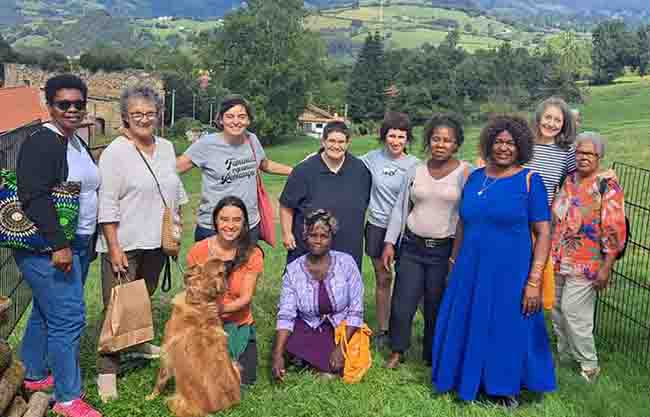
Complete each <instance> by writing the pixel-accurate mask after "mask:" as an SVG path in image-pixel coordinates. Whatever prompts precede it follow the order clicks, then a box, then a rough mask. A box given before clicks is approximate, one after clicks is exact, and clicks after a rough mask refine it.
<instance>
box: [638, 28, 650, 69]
mask: <svg viewBox="0 0 650 417" xmlns="http://www.w3.org/2000/svg"><path fill="white" fill-rule="evenodd" d="M637 37H638V49H637V57H638V68H639V75H640V76H642V77H643V76H644V75H646V74H647V73H648V72H649V71H648V70H649V69H650V25H644V26H641V27H639V29H638V30H637Z"/></svg>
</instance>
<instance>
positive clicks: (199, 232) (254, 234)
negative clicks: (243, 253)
mask: <svg viewBox="0 0 650 417" xmlns="http://www.w3.org/2000/svg"><path fill="white" fill-rule="evenodd" d="M248 233H249V234H250V235H251V242H253V244H257V241H258V240H260V228H259V227H257V226H255V227H253V228H252V229H251V230H250V231H249V232H248ZM216 234H217V232H215V231H214V229H207V228H205V227H201V226H199V225H196V229H195V230H194V241H195V242H200V241H202V240H203V239H206V238H209V237H212V236H214V235H216Z"/></svg>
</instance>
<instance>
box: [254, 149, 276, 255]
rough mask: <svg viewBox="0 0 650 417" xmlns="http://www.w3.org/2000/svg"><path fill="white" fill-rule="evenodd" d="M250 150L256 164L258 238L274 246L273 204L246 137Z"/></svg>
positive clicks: (255, 156)
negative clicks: (258, 216) (258, 215)
mask: <svg viewBox="0 0 650 417" xmlns="http://www.w3.org/2000/svg"><path fill="white" fill-rule="evenodd" d="M247 141H248V144H249V146H250V147H251V151H253V158H254V159H255V166H256V168H255V169H256V170H257V173H256V177H257V210H258V212H259V213H260V223H259V230H260V239H262V240H263V241H265V242H266V243H268V244H269V245H271V246H272V247H275V242H276V239H275V225H274V224H273V206H272V205H271V199H270V197H269V194H268V193H267V192H266V189H265V188H264V183H263V182H262V173H261V172H260V170H259V168H257V155H256V154H255V147H254V146H253V144H252V143H251V141H250V139H247Z"/></svg>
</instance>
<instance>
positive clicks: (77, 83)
mask: <svg viewBox="0 0 650 417" xmlns="http://www.w3.org/2000/svg"><path fill="white" fill-rule="evenodd" d="M64 89H69V90H79V91H80V92H81V96H82V97H83V99H84V100H87V99H88V86H86V83H85V82H84V81H83V80H82V79H81V78H79V77H77V76H76V75H74V74H60V75H55V76H54V77H52V78H50V79H48V80H47V81H46V82H45V101H46V102H47V104H48V105H50V106H51V105H53V104H54V97H55V96H56V93H57V92H58V91H59V90H64Z"/></svg>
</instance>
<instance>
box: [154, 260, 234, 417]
mask: <svg viewBox="0 0 650 417" xmlns="http://www.w3.org/2000/svg"><path fill="white" fill-rule="evenodd" d="M184 279H185V291H183V292H181V293H180V294H178V295H176V297H174V300H173V310H172V316H171V319H169V321H168V322H167V324H166V325H165V336H164V338H163V345H162V355H161V365H160V371H159V373H158V379H157V381H156V387H155V388H154V390H153V392H152V393H151V395H149V396H148V397H147V399H154V398H156V397H158V396H159V395H160V393H161V392H162V390H163V388H164V387H165V385H166V383H167V382H168V381H169V379H170V378H172V377H174V378H175V379H176V393H175V394H174V395H173V396H172V397H171V398H169V399H168V400H167V406H168V407H169V408H170V410H171V411H172V412H173V413H174V414H175V415H176V416H178V417H202V416H205V415H207V414H210V413H214V412H217V411H220V410H224V409H226V408H229V407H232V406H234V405H236V404H238V403H239V400H240V383H241V377H240V374H239V369H238V367H237V364H236V363H235V362H233V361H232V360H231V359H230V356H229V355H228V335H227V334H226V333H225V332H224V330H223V323H222V321H221V319H220V318H219V316H218V315H217V314H215V313H214V311H216V310H217V306H215V304H217V303H219V304H220V303H221V299H222V296H223V294H224V293H225V292H226V289H227V284H226V278H225V268H224V265H223V262H221V261H220V260H216V259H213V260H210V261H208V262H207V263H206V264H205V265H198V266H195V267H192V268H190V269H189V270H188V271H187V272H185V277H184Z"/></svg>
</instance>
